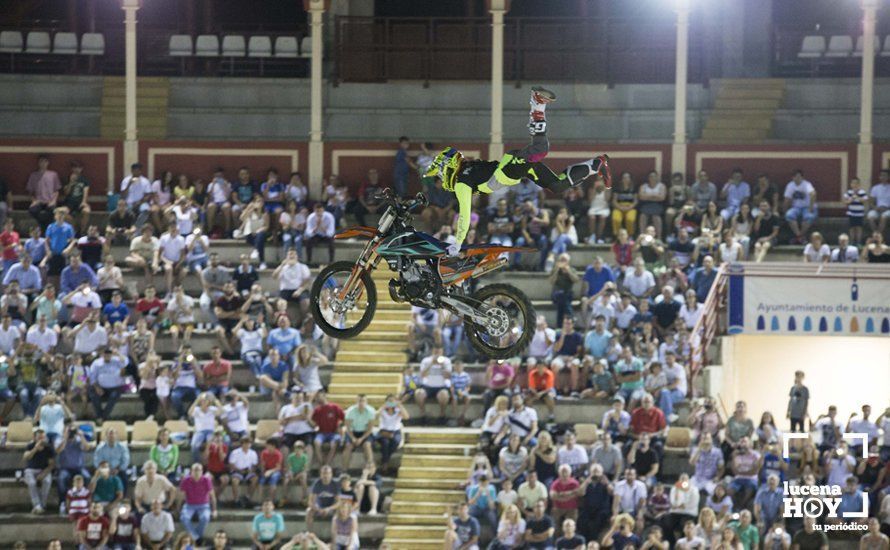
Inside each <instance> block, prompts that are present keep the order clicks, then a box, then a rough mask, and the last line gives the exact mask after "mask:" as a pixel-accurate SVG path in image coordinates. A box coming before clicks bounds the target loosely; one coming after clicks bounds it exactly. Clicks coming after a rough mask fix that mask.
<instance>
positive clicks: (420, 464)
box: [401, 454, 467, 474]
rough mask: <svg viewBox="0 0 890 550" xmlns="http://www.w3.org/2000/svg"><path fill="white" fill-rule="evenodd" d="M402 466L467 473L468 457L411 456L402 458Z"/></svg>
mask: <svg viewBox="0 0 890 550" xmlns="http://www.w3.org/2000/svg"><path fill="white" fill-rule="evenodd" d="M401 465H402V466H401V467H402V468H405V467H411V468H449V469H451V468H463V469H464V473H465V474H466V473H467V470H466V465H467V459H466V457H464V456H456V455H440V454H439V455H434V454H429V455H423V454H409V455H405V456H404V457H403V458H402V462H401Z"/></svg>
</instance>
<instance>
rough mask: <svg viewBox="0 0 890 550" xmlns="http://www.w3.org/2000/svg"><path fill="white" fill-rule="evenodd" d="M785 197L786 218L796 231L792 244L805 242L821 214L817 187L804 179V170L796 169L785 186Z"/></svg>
mask: <svg viewBox="0 0 890 550" xmlns="http://www.w3.org/2000/svg"><path fill="white" fill-rule="evenodd" d="M784 197H785V200H784V205H783V206H784V208H785V219H786V220H787V221H788V225H789V227H790V228H791V231H792V233H794V237H793V238H792V239H791V244H803V243H804V240H805V237H804V236H805V235H806V234H807V231H809V229H810V226H812V225H813V222H814V221H816V218H817V217H818V215H819V210H818V208H817V206H816V189H815V187H813V184H812V183H810V182H809V181H808V180H805V179H804V177H803V171H801V170H795V171H794V173H793V175H792V179H791V181H789V182H788V184H787V185H786V186H785V193H784Z"/></svg>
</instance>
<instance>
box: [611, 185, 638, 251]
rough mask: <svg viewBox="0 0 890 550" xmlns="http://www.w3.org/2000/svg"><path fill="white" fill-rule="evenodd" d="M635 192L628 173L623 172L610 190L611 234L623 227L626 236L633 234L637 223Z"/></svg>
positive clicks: (616, 233) (616, 232)
mask: <svg viewBox="0 0 890 550" xmlns="http://www.w3.org/2000/svg"><path fill="white" fill-rule="evenodd" d="M638 204H639V202H638V200H637V192H636V190H635V189H634V182H633V178H632V177H631V175H630V173H629V172H623V173H622V174H621V176H620V177H619V179H618V184H617V185H616V186H615V187H613V188H612V205H611V206H612V234H613V235H618V231H619V230H620V229H621V228H622V225H623V226H624V229H626V230H627V233H628V234H634V232H635V231H634V230H635V229H636V221H637V205H638Z"/></svg>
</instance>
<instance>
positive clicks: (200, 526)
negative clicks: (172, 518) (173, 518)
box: [179, 463, 216, 541]
mask: <svg viewBox="0 0 890 550" xmlns="http://www.w3.org/2000/svg"><path fill="white" fill-rule="evenodd" d="M179 491H180V505H181V511H180V513H179V521H180V522H182V526H183V527H184V528H185V530H186V532H187V533H188V534H189V535H190V536H191V537H192V539H193V540H195V541H199V540H201V539H202V538H203V537H204V530H205V529H206V528H207V524H208V523H210V518H211V517H212V518H216V493H215V492H214V490H213V480H212V479H211V478H210V476H209V475H205V474H204V467H203V466H201V464H200V463H196V464H192V467H191V473H190V475H187V476H185V477H184V478H182V481H181V482H180V483H179ZM196 515H197V521H194V518H195V516H196Z"/></svg>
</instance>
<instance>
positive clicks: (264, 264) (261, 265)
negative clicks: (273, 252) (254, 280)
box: [259, 262, 268, 270]
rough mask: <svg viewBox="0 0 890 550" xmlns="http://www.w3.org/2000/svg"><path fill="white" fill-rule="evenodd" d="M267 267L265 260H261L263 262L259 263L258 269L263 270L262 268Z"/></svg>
mask: <svg viewBox="0 0 890 550" xmlns="http://www.w3.org/2000/svg"><path fill="white" fill-rule="evenodd" d="M267 267H268V266H267V265H266V262H263V263H261V264H260V267H259V269H260V270H263V269H266V268H267Z"/></svg>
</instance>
